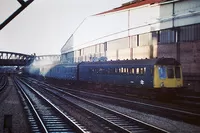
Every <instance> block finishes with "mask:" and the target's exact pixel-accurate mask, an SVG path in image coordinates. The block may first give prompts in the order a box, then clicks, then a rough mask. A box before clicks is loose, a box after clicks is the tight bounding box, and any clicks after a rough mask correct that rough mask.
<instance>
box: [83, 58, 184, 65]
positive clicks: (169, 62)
mask: <svg viewBox="0 0 200 133" xmlns="http://www.w3.org/2000/svg"><path fill="white" fill-rule="evenodd" d="M101 64H102V65H106V64H107V65H109V64H112V65H113V64H121V65H123V64H126V65H127V64H130V65H180V63H179V62H178V61H177V60H175V59H174V58H154V59H140V60H137V59H135V60H116V61H104V62H101V61H99V62H82V63H81V65H101Z"/></svg>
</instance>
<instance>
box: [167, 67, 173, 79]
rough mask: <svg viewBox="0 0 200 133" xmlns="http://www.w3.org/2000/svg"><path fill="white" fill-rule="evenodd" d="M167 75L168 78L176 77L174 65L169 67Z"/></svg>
mask: <svg viewBox="0 0 200 133" xmlns="http://www.w3.org/2000/svg"><path fill="white" fill-rule="evenodd" d="M167 77H168V78H174V70H173V67H170V66H168V67H167Z"/></svg>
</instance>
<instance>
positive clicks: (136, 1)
mask: <svg viewBox="0 0 200 133" xmlns="http://www.w3.org/2000/svg"><path fill="white" fill-rule="evenodd" d="M165 1H170V0H133V1H130V2H127V3H124V4H122V6H120V7H117V8H114V9H112V10H108V11H105V12H102V13H98V14H95V15H102V14H106V13H111V12H116V11H120V10H125V9H129V8H133V7H138V6H142V5H146V4H155V3H160V2H165Z"/></svg>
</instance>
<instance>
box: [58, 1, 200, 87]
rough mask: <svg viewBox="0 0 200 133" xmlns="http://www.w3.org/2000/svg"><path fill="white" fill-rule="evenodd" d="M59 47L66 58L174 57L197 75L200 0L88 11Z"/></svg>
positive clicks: (199, 64) (187, 74) (189, 74)
mask: <svg viewBox="0 0 200 133" xmlns="http://www.w3.org/2000/svg"><path fill="white" fill-rule="evenodd" d="M61 53H62V57H61V59H62V62H81V61H98V60H127V59H128V60H132V59H145V58H156V57H173V58H175V59H177V60H178V61H180V63H181V64H182V66H183V73H184V76H185V77H186V78H187V77H192V78H193V77H197V78H199V75H200V1H199V0H134V1H130V2H128V3H124V4H123V5H122V6H120V7H117V8H114V9H112V10H109V11H105V12H102V13H99V14H95V15H92V16H89V17H86V18H85V19H84V20H83V22H82V23H81V24H80V26H79V27H78V28H77V30H76V31H75V32H74V33H73V34H72V35H71V37H70V38H69V39H68V40H67V42H66V43H65V45H64V46H63V47H62V49H61ZM195 80H196V78H195ZM196 84H198V85H199V81H198V82H196Z"/></svg>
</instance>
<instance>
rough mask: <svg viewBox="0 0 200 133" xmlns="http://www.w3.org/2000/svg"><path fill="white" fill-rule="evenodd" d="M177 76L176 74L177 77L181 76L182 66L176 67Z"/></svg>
mask: <svg viewBox="0 0 200 133" xmlns="http://www.w3.org/2000/svg"><path fill="white" fill-rule="evenodd" d="M175 76H176V78H181V69H180V67H175Z"/></svg>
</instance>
